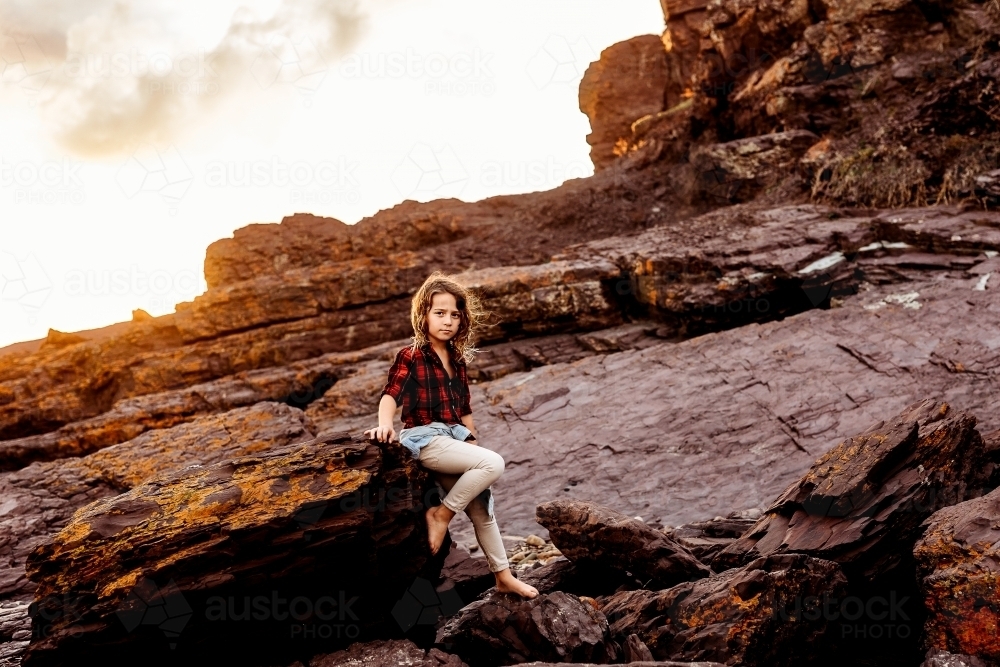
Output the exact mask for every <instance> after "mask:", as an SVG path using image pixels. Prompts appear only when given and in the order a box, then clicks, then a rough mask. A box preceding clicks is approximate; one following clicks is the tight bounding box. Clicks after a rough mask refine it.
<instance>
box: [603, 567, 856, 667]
mask: <svg viewBox="0 0 1000 667" xmlns="http://www.w3.org/2000/svg"><path fill="white" fill-rule="evenodd" d="M846 589H847V579H846V578H845V577H844V575H843V573H842V572H841V571H840V567H839V566H838V565H837V564H836V563H834V562H832V561H827V560H822V559H818V558H812V557H810V556H805V555H801V554H781V555H775V556H768V557H766V558H759V559H757V560H755V561H753V562H752V563H749V564H748V565H746V566H744V567H742V568H736V569H732V570H726V571H725V572H721V573H719V574H715V575H712V576H711V577H709V578H706V579H700V580H698V581H693V582H685V583H683V584H678V585H677V586H674V587H672V588H668V589H665V590H660V591H651V590H634V591H623V592H619V593H615V594H614V595H611V596H608V597H604V598H599V599H598V603H599V604H600V608H601V611H603V612H604V614H605V615H606V616H607V618H608V621H609V623H610V633H611V636H612V638H613V639H614V640H615V641H616V642H619V643H627V642H628V638H629V637H630V636H631V635H633V634H634V635H637V636H638V638H639V639H640V640H641V641H642V642H643V643H644V644H645V646H647V647H648V649H649V651H650V652H651V653H652V656H653V657H654V658H655V659H657V660H668V659H676V660H686V661H692V660H709V661H715V662H721V663H725V664H727V665H746V666H747V667H753V666H756V665H760V666H761V667H763V666H765V665H799V664H803V662H805V661H812V660H814V659H815V658H817V657H818V656H820V655H822V650H823V648H822V644H821V643H820V640H821V638H822V637H823V635H824V633H825V632H826V631H827V625H828V620H827V619H826V618H825V617H824V614H822V613H814V612H815V611H816V609H815V608H814V607H813V603H814V602H816V601H819V600H823V599H828V598H839V597H842V596H843V594H844V593H845V591H846ZM633 641H634V640H633Z"/></svg>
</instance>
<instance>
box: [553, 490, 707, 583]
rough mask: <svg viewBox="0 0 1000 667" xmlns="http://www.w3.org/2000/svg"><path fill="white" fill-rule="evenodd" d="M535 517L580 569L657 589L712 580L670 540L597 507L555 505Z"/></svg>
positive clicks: (576, 503) (562, 502) (572, 503)
mask: <svg viewBox="0 0 1000 667" xmlns="http://www.w3.org/2000/svg"><path fill="white" fill-rule="evenodd" d="M536 516H537V519H538V523H540V524H542V525H543V526H545V528H546V529H548V531H549V535H550V536H551V537H552V542H553V543H554V544H555V545H556V546H557V547H559V550H560V551H561V552H562V553H563V554H564V555H565V556H566V557H567V558H569V559H570V560H572V561H573V562H574V563H577V564H582V565H589V566H591V567H600V568H601V569H608V570H618V571H621V572H625V573H628V574H629V575H631V576H634V577H636V578H637V579H638V580H639V581H643V582H648V585H650V586H652V587H655V588H663V587H666V586H673V585H674V584H677V583H680V582H682V581H690V580H692V579H701V578H703V577H707V576H708V575H709V574H711V570H710V569H709V568H708V567H706V566H705V565H703V564H702V563H701V562H700V561H699V560H698V559H697V558H695V557H694V556H693V555H692V554H691V552H689V551H688V550H687V549H685V548H684V547H683V546H681V545H680V544H678V543H677V542H675V541H674V540H673V539H672V538H671V537H669V536H668V535H665V534H664V533H662V532H661V531H658V530H656V529H654V528H651V527H649V526H647V525H646V524H645V523H643V522H642V521H639V520H637V519H634V518H632V517H629V516H625V515H624V514H622V513H620V512H616V511H614V510H612V509H609V508H607V507H602V506H600V505H597V504H595V503H586V502H580V501H565V500H556V501H551V502H547V503H542V504H541V505H539V506H538V509H537V510H536Z"/></svg>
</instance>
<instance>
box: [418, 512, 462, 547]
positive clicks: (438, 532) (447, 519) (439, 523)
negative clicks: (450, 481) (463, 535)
mask: <svg viewBox="0 0 1000 667" xmlns="http://www.w3.org/2000/svg"><path fill="white" fill-rule="evenodd" d="M425 514H426V516H427V542H428V543H429V544H430V546H431V553H432V554H436V553H437V552H438V550H439V549H440V548H441V544H442V543H443V542H444V536H445V534H446V533H447V532H448V524H449V523H451V520H452V518H453V517H454V516H455V513H454V512H452V511H451V510H450V509H448V508H447V507H445V506H444V505H437V506H435V507H431V508H429V509H428V510H427V512H426V513H425Z"/></svg>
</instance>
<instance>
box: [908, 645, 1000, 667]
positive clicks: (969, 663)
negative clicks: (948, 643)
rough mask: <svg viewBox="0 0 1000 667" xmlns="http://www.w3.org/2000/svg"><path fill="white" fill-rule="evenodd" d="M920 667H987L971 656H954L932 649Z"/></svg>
mask: <svg viewBox="0 0 1000 667" xmlns="http://www.w3.org/2000/svg"><path fill="white" fill-rule="evenodd" d="M920 667H987V665H986V663H985V662H983V661H982V660H980V659H979V658H976V657H974V656H971V655H955V654H954V653H948V651H941V650H938V649H933V648H932V649H931V650H929V651H927V659H926V660H924V662H923V664H922V665H921V666H920Z"/></svg>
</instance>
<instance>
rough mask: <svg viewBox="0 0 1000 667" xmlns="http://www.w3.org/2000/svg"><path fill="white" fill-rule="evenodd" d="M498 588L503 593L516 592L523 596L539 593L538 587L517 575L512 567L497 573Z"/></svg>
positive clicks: (528, 596)
mask: <svg viewBox="0 0 1000 667" xmlns="http://www.w3.org/2000/svg"><path fill="white" fill-rule="evenodd" d="M495 576H496V578H497V590H498V591H500V592H501V593H516V594H517V595H520V596H521V597H523V598H533V597H536V596H537V595H538V589H537V588H535V587H534V586H530V585H528V584H526V583H524V582H523V581H521V580H520V579H518V578H517V577H515V576H514V575H513V574H512V573H511V571H510V568H508V569H506V570H500V571H499V572H497V573H496V575H495Z"/></svg>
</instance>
